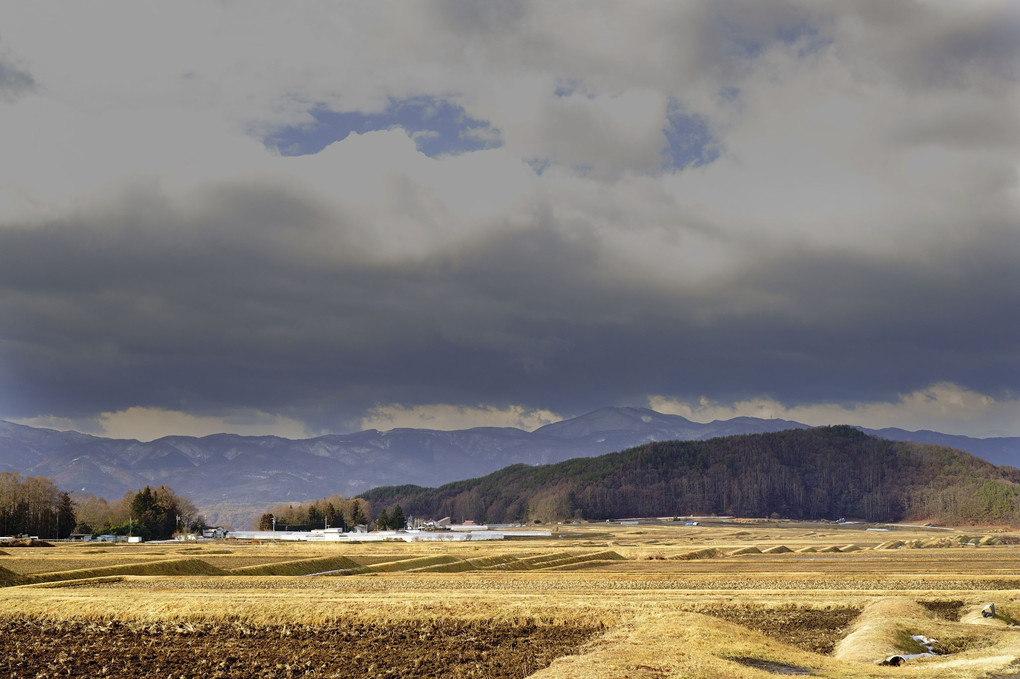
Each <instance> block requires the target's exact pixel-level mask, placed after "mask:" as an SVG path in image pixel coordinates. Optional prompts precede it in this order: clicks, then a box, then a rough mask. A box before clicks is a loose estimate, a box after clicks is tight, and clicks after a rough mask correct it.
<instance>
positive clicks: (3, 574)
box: [0, 567, 21, 587]
mask: <svg viewBox="0 0 1020 679" xmlns="http://www.w3.org/2000/svg"><path fill="white" fill-rule="evenodd" d="M20 581H21V576H20V575H18V574H17V573H14V572H12V571H9V570H7V569H6V568H3V567H0V587H7V586H9V585H17V584H18V583H19V582H20Z"/></svg>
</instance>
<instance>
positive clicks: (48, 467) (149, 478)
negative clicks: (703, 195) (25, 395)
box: [0, 408, 1020, 527]
mask: <svg viewBox="0 0 1020 679" xmlns="http://www.w3.org/2000/svg"><path fill="white" fill-rule="evenodd" d="M793 428H806V425H803V424H799V423H797V422H790V421H786V420H763V419H757V418H735V419H732V420H725V421H716V422H710V423H707V424H701V423H696V422H691V421H690V420H687V419H685V418H683V417H680V416H678V415H666V414H662V413H657V412H655V411H654V410H649V409H647V408H603V409H601V410H597V411H595V412H592V413H588V414H586V415H582V416H580V417H577V418H573V419H570V420H564V421H562V422H557V423H554V424H550V425H547V426H545V427H542V428H540V429H538V430H536V431H534V432H526V431H522V430H520V429H511V428H496V427H482V428H477V429H468V430H462V431H432V430H427V429H394V430H391V431H386V432H380V431H376V430H368V431H362V432H357V433H354V434H336V435H329V436H320V437H316V438H311V439H303V440H289V439H283V438H279V437H274V436H236V435H233V434H217V435H214V436H206V437H202V438H195V437H189V436H168V437H165V438H161V439H157V440H155V441H151V442H147V443H143V442H139V441H133V440H118V439H106V438H101V437H96V436H88V435H85V434H79V433H75V432H58V431H53V430H50V429H36V428H33V427H26V426H22V425H17V424H12V423H9V422H2V421H0V472H3V471H16V472H19V473H21V474H23V475H34V476H46V477H49V478H52V479H53V480H54V481H55V482H56V484H57V485H58V486H60V487H61V488H64V489H66V490H70V491H85V492H89V493H93V494H95V495H101V496H105V497H107V498H109V499H113V498H118V497H120V496H122V495H123V494H124V493H125V492H127V491H134V490H137V489H138V488H141V487H142V486H144V485H146V484H161V483H166V484H168V485H170V486H172V487H173V488H174V490H175V491H177V492H178V493H180V494H182V495H185V496H186V497H188V498H190V499H192V500H193V501H194V502H195V503H196V504H197V505H198V506H199V508H200V509H201V510H202V511H203V512H205V513H206V516H207V518H209V519H210V520H212V521H217V519H219V515H221V514H223V513H224V512H226V511H227V510H228V509H229V510H230V511H231V512H234V513H235V514H234V515H235V516H237V517H238V519H237V520H235V521H233V523H234V524H236V526H240V525H244V526H245V527H247V525H248V524H249V523H250V517H251V515H252V514H255V513H257V511H258V510H259V509H261V508H264V507H267V506H271V505H274V504H278V503H282V502H300V501H303V500H307V499H310V498H315V497H325V496H328V495H332V494H335V493H341V494H344V495H346V496H348V497H350V496H353V495H356V494H358V493H360V492H363V491H365V490H367V489H369V488H373V487H376V486H384V485H393V484H402V483H412V482H413V483H417V484H420V485H424V486H439V485H442V484H444V483H448V482H451V481H455V480H458V479H465V478H471V477H477V476H483V475H485V474H488V473H490V472H493V471H495V470H497V469H500V468H503V467H506V466H508V465H511V464H515V463H523V464H526V465H538V464H549V463H553V462H560V461H562V460H567V459H570V458H577V457H591V456H594V455H601V454H604V453H609V452H613V451H618V450H624V449H626V448H631V447H633V446H637V445H641V444H644V443H648V442H651V441H664V440H704V439H710V438H714V437H718V436H728V435H733V434H749V433H764V432H774V431H779V430H784V429H793ZM929 434H933V435H935V436H945V435H940V434H934V432H917V435H919V436H928V435H929ZM902 435H903V436H904V437H909V436H911V434H910V432H902ZM889 437H890V438H898V437H899V435H898V434H897V435H895V436H889ZM922 440H923V439H922ZM940 442H944V441H940ZM988 442H992V447H994V451H993V452H994V454H995V457H994V458H992V459H994V461H995V462H997V463H1000V464H1001V463H1007V464H1016V462H1015V460H1017V459H1020V439H987V440H982V439H968V438H966V437H952V441H951V444H952V445H953V446H954V447H958V448H961V449H964V450H967V451H968V452H972V453H976V454H981V453H980V452H978V451H979V450H990V448H989V446H988V445H987V443H988ZM1011 451H1012V452H1011ZM223 515H224V516H225V514H223ZM219 520H220V521H226V519H219Z"/></svg>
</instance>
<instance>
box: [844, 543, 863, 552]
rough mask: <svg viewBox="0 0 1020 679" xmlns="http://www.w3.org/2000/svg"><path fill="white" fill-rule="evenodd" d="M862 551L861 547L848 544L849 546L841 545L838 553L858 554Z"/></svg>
mask: <svg viewBox="0 0 1020 679" xmlns="http://www.w3.org/2000/svg"><path fill="white" fill-rule="evenodd" d="M862 549H863V547H861V546H859V545H855V544H849V545H843V546H842V547H840V548H839V551H841V552H844V553H848V552H859V551H861V550H862Z"/></svg>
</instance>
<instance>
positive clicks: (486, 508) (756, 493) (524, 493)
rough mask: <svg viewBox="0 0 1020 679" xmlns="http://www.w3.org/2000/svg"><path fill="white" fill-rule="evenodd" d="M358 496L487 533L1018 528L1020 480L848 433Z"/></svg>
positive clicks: (1003, 471) (971, 460)
mask: <svg viewBox="0 0 1020 679" xmlns="http://www.w3.org/2000/svg"><path fill="white" fill-rule="evenodd" d="M361 497H362V498H364V499H366V500H368V501H369V502H371V503H372V504H373V505H374V506H380V507H391V506H394V505H396V504H398V503H399V504H400V505H402V507H403V508H404V509H405V510H406V511H407V512H408V513H410V514H413V515H415V516H431V517H441V516H450V517H453V519H454V520H455V521H464V520H469V519H470V520H474V521H479V522H489V523H503V522H514V521H551V520H562V519H572V518H573V519H587V520H602V519H608V518H614V517H617V518H619V517H628V516H679V515H691V514H693V515H713V514H715V515H732V516H755V517H758V516H773V515H775V516H781V517H785V518H794V519H820V518H827V519H836V518H840V517H855V518H862V519H866V520H869V521H898V520H903V519H908V518H909V519H925V520H932V521H939V522H946V523H956V524H980V523H986V524H987V523H998V524H1004V523H1014V524H1015V523H1020V471H1018V470H1016V469H1014V468H1012V467H996V466H994V465H992V464H990V463H988V462H985V461H983V460H980V459H978V458H976V457H973V456H971V455H968V454H967V453H963V452H961V451H958V450H953V449H949V448H943V447H939V446H932V445H924V444H916V443H898V442H891V441H886V440H884V439H879V438H876V437H873V436H869V435H867V434H864V433H862V432H860V431H858V430H856V429H853V428H851V427H845V426H840V427H825V428H818V429H804V430H791V431H784V432H778V433H774V434H756V435H745V436H730V437H725V438H718V439H712V440H709V441H669V442H661V443H651V444H648V445H644V446H640V447H637V448H632V449H630V450H626V451H623V452H620V453H612V454H609V455H602V456H600V457H594V458H578V459H573V460H567V461H566V462H561V463H558V464H550V465H543V466H538V467H529V466H526V465H520V464H519V465H513V466H511V467H507V468H505V469H502V470H500V471H498V472H495V473H493V474H490V475H488V476H485V477H482V478H479V479H471V480H467V481H459V482H456V483H451V484H447V485H445V486H442V487H440V488H422V487H420V486H396V487H383V488H376V489H374V490H371V491H369V492H367V493H364V494H362V496H361Z"/></svg>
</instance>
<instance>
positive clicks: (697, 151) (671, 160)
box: [662, 100, 721, 170]
mask: <svg viewBox="0 0 1020 679" xmlns="http://www.w3.org/2000/svg"><path fill="white" fill-rule="evenodd" d="M666 123H667V125H666V129H664V130H663V134H665V135H666V143H667V145H666V148H664V149H663V154H662V155H663V162H662V167H663V169H664V170H684V169H687V168H689V167H700V166H702V165H708V164H709V163H711V162H713V161H714V160H716V159H717V158H718V157H719V154H720V150H721V145H720V143H719V140H718V139H716V138H715V137H714V136H712V130H711V128H710V127H709V125H708V120H707V119H706V118H705V117H704V116H702V115H700V114H698V113H691V112H688V111H687V110H686V109H684V108H683V107H682V106H681V105H680V104H679V103H678V102H676V101H675V100H671V101H670V102H669V107H668V108H667V110H666Z"/></svg>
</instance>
